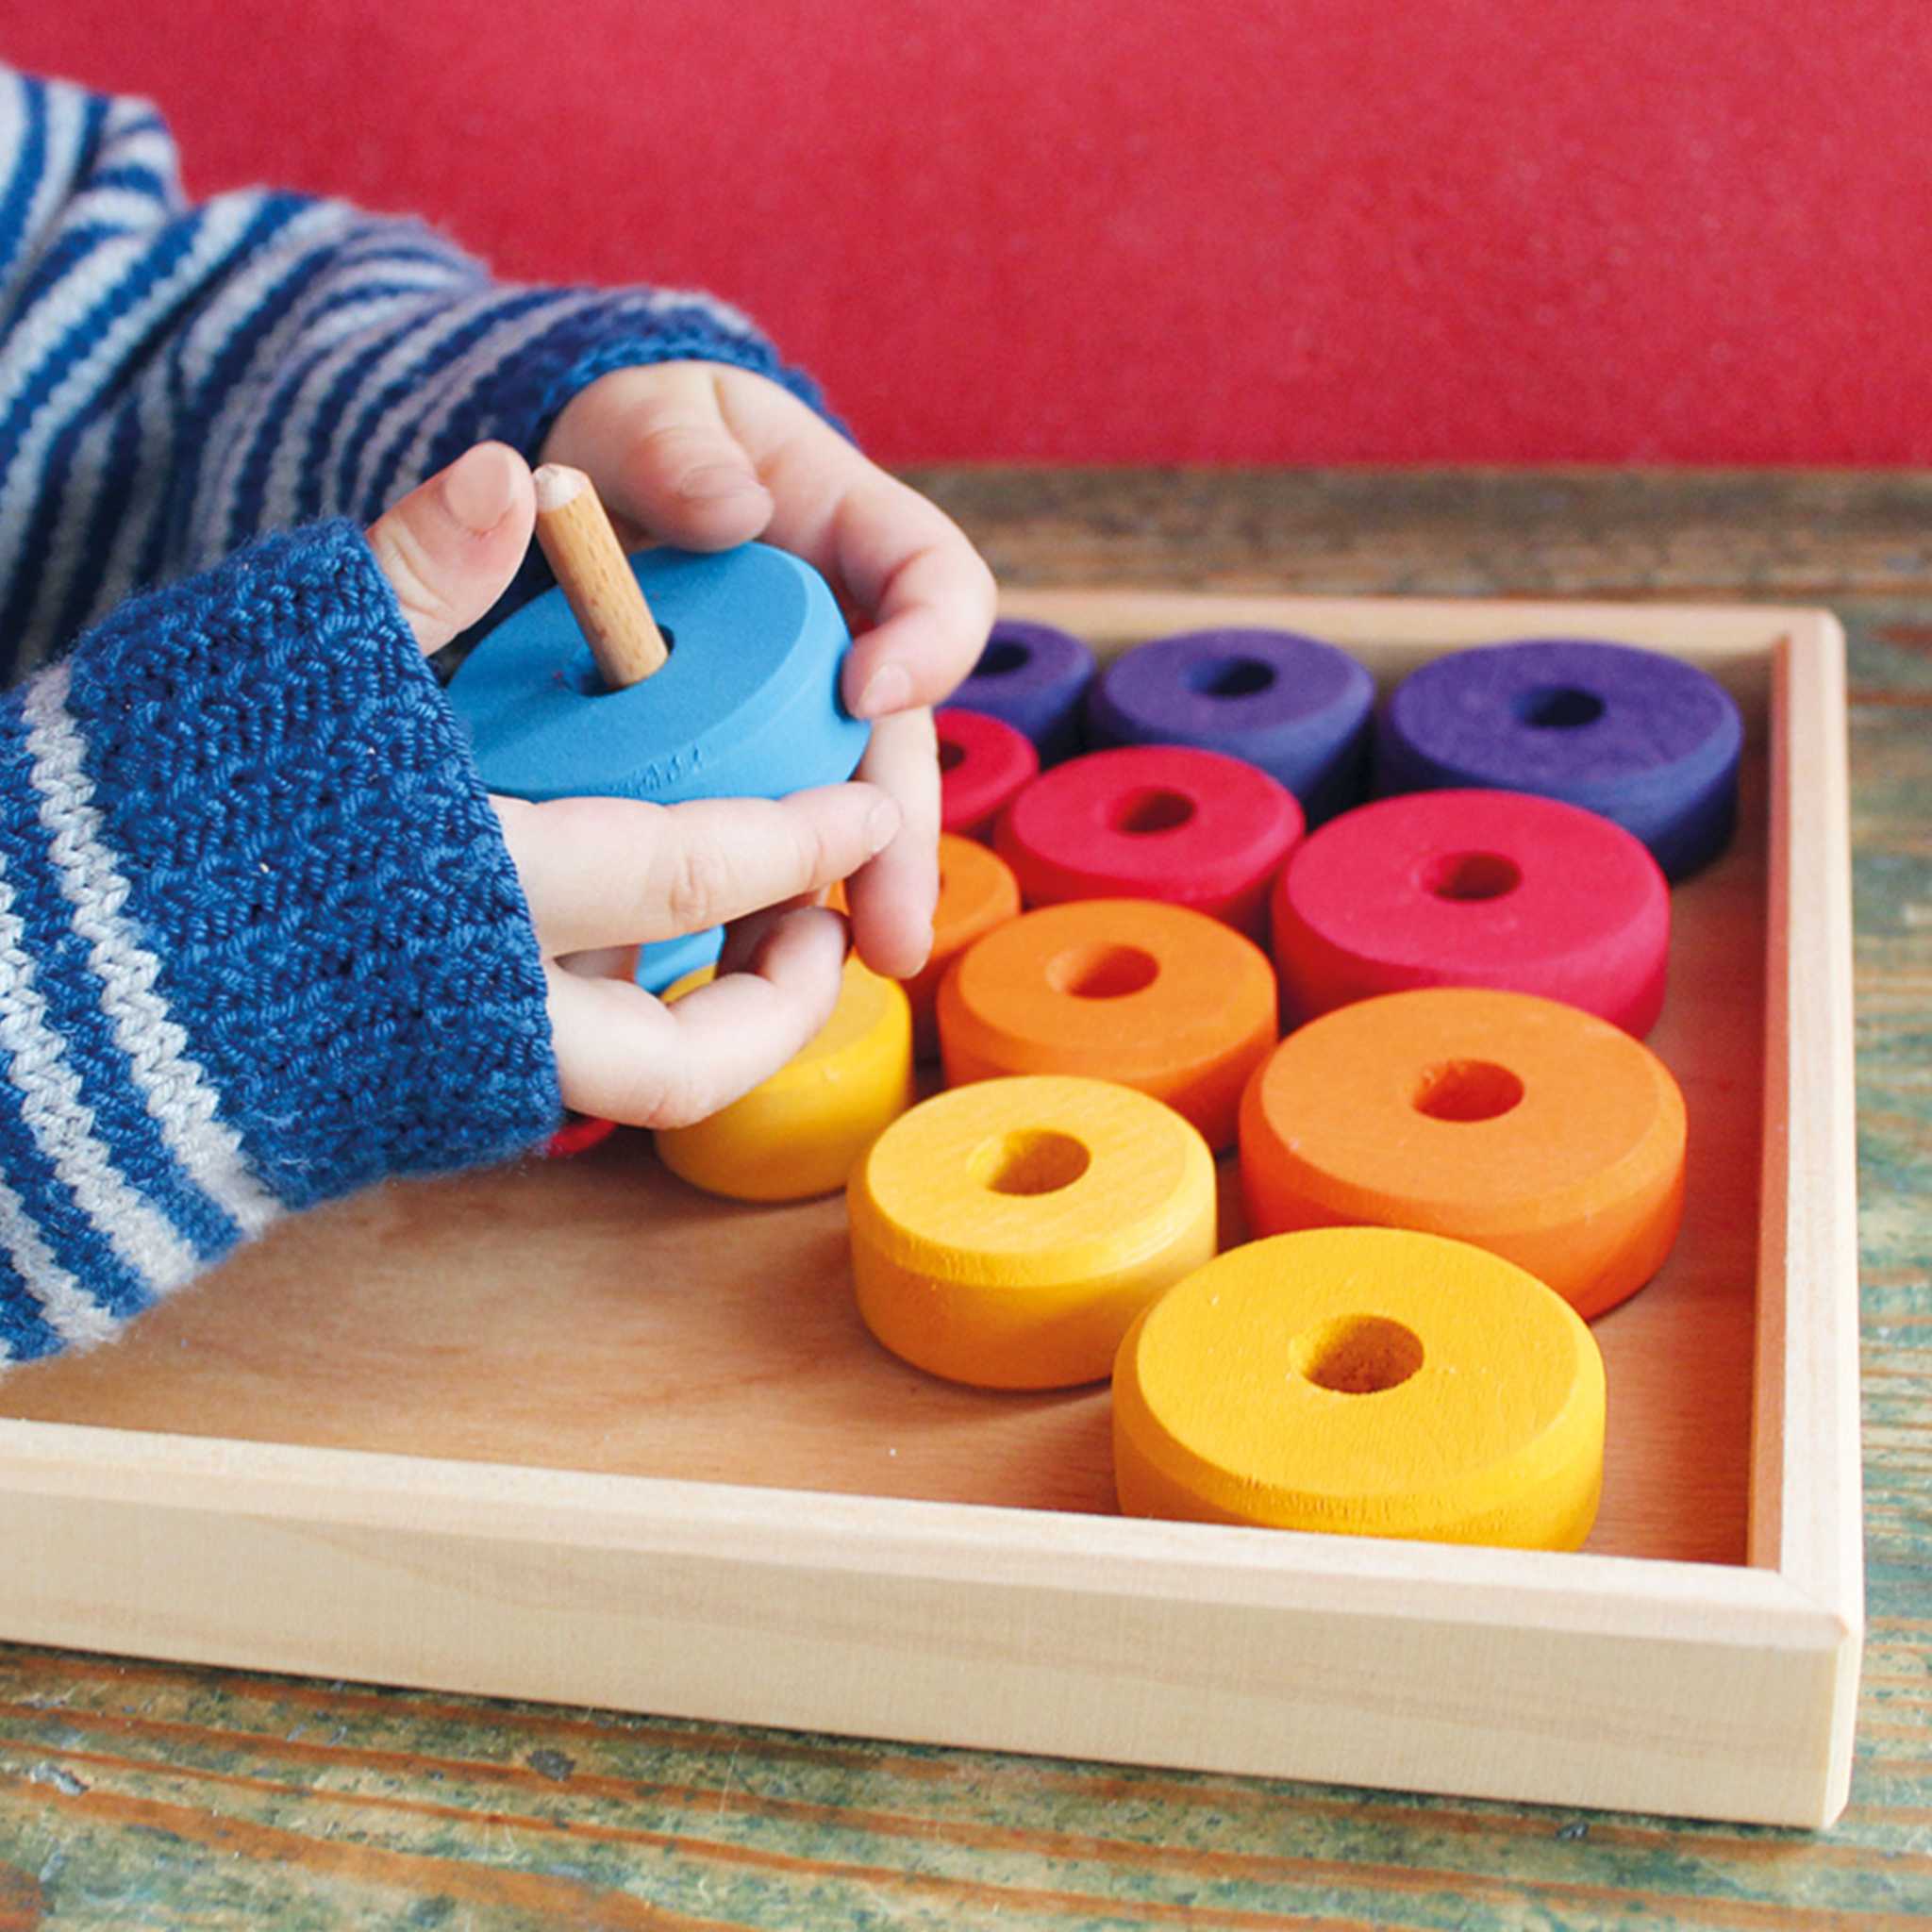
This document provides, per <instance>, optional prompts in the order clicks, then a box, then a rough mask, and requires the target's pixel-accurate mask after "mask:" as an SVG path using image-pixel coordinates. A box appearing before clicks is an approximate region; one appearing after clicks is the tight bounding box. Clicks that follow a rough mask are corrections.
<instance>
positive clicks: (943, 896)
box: [900, 832, 1020, 1059]
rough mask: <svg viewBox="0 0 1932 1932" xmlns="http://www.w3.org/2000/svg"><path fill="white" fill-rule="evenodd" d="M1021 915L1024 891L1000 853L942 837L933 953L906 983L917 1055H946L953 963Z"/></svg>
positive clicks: (951, 836)
mask: <svg viewBox="0 0 1932 1932" xmlns="http://www.w3.org/2000/svg"><path fill="white" fill-rule="evenodd" d="M1019 916H1020V887H1019V884H1018V882H1017V881H1016V880H1015V879H1014V877H1013V872H1012V868H1011V867H1010V866H1009V865H1008V863H1007V861H1006V860H1005V859H1004V858H1001V857H1000V856H999V854H998V853H996V852H992V851H990V850H989V849H988V848H987V847H986V846H984V845H980V844H976V843H975V842H974V841H973V840H971V839H962V838H960V837H959V836H958V833H956V832H941V834H940V898H939V904H938V905H937V906H935V907H934V908H933V914H932V953H931V955H930V957H929V958H927V959H926V962H925V964H924V967H922V968H921V969H920V971H919V973H918V974H916V975H915V976H914V977H913V978H911V979H907V980H902V981H901V982H900V984H901V985H903V986H904V987H905V989H906V997H907V998H908V1000H910V1001H911V1003H912V1051H913V1054H914V1056H915V1058H919V1059H931V1058H934V1057H935V1056H936V1055H937V1054H938V1052H939V1050H940V1027H939V1015H938V1013H937V1012H936V1010H935V1008H936V1006H937V1004H938V1001H939V995H940V982H941V980H942V979H944V978H945V976H946V973H947V970H948V969H949V968H950V967H951V965H952V963H953V961H954V960H955V959H957V958H958V957H959V955H960V954H961V953H963V952H964V951H965V950H966V948H967V947H968V946H970V945H971V944H972V943H973V942H974V940H976V939H978V938H979V937H980V935H981V934H982V933H988V932H991V930H992V929H993V927H994V926H996V925H1004V924H1006V922H1007V921H1008V920H1009V919H1017V918H1018V917H1019Z"/></svg>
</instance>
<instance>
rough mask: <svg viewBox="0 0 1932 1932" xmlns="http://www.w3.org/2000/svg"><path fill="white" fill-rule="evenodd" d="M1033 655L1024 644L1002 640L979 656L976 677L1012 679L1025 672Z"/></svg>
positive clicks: (975, 669)
mask: <svg viewBox="0 0 1932 1932" xmlns="http://www.w3.org/2000/svg"><path fill="white" fill-rule="evenodd" d="M1032 657H1033V653H1032V652H1031V651H1029V650H1028V649H1027V648H1026V646H1025V645H1024V644H1018V643H1015V642H1014V641H1012V639H1010V638H1002V639H1001V640H1000V641H999V642H998V643H996V644H989V645H987V647H986V649H985V650H983V651H982V652H981V653H980V654H979V662H978V663H977V664H975V665H974V667H973V675H974V677H1010V676H1011V675H1013V673H1014V672H1016V671H1024V670H1025V668H1026V666H1027V664H1028V663H1029V662H1030V661H1031V659H1032Z"/></svg>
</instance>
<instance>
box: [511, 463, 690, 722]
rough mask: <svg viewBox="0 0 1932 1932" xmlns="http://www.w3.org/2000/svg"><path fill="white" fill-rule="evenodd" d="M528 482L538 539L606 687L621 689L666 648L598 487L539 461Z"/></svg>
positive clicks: (657, 664)
mask: <svg viewBox="0 0 1932 1932" xmlns="http://www.w3.org/2000/svg"><path fill="white" fill-rule="evenodd" d="M532 480H533V482H534V483H535V485H536V491H537V541H538V542H539V543H540V544H541V546H542V549H543V555H544V556H545V557H546V558H548V559H549V562H550V568H551V569H552V570H553V571H554V572H555V573H556V574H557V582H558V588H559V589H560V590H561V591H563V594H564V598H565V600H566V601H567V602H568V603H569V605H570V608H571V613H572V615H573V616H575V619H576V621H577V624H578V626H579V627H580V628H581V629H582V631H583V633H584V641H585V642H586V643H587V644H589V645H590V647H591V656H592V657H593V658H596V660H597V669H598V671H599V672H600V673H601V674H602V675H603V678H604V682H605V684H606V686H607V687H608V689H610V690H611V691H623V690H625V689H626V688H627V687H629V686H630V685H633V684H639V683H641V682H642V680H643V679H645V678H647V677H649V676H650V675H652V674H653V673H654V672H657V671H659V670H661V669H662V668H663V666H664V663H665V660H666V659H667V658H669V657H670V655H671V653H670V650H669V648H668V646H667V645H666V644H665V642H664V635H663V633H662V632H661V631H660V630H659V629H658V625H657V620H656V619H655V618H653V617H652V615H651V608H650V606H649V605H648V604H646V603H645V602H644V593H643V591H641V590H640V589H639V588H638V581H637V577H636V576H635V575H633V573H632V571H631V567H630V563H629V560H628V559H627V558H625V554H624V546H623V544H621V543H620V542H619V541H617V532H616V531H615V530H614V529H613V528H612V527H611V525H610V518H609V515H608V513H607V511H606V510H605V508H604V505H603V501H602V499H601V498H599V496H598V494H597V490H596V486H595V485H594V484H593V483H592V482H591V479H590V477H589V476H587V475H585V474H584V473H583V471H581V470H574V469H572V468H571V467H570V466H569V465H568V464H566V463H544V464H542V465H541V467H540V468H539V469H538V470H537V472H536V473H535V475H534V477H533V478H532Z"/></svg>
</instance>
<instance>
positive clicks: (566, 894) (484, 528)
mask: <svg viewBox="0 0 1932 1932" xmlns="http://www.w3.org/2000/svg"><path fill="white" fill-rule="evenodd" d="M535 516H536V504H535V499H534V497H533V495H532V491H531V486H530V473H529V470H528V468H527V467H526V465H525V462H524V460H523V458H521V457H519V456H518V455H516V453H515V452H514V451H512V450H510V449H508V448H507V447H506V446H505V445H504V444H502V443H483V444H481V445H479V446H478V447H477V448H475V449H473V450H471V451H470V452H469V453H468V454H467V455H465V456H463V457H461V458H458V460H457V461H456V462H455V463H453V464H451V465H450V467H449V468H448V469H447V470H445V471H443V472H442V474H441V475H439V476H433V477H431V478H430V480H429V481H428V482H427V483H425V484H424V485H423V486H422V487H421V488H420V489H418V490H416V491H413V492H412V493H411V494H409V495H408V496H407V497H405V498H404V499H403V501H402V502H401V503H399V504H397V505H396V507H395V508H393V509H391V510H390V511H389V512H388V513H387V514H386V515H385V516H383V517H382V518H380V519H379V520H378V521H377V522H376V523H375V525H373V526H372V527H371V529H370V531H369V542H370V547H371V548H372V549H373V550H374V551H375V558H376V561H377V563H379V564H380V565H381V567H382V570H383V573H384V575H386V576H387V577H388V578H389V580H390V583H391V585H392V586H393V587H394V590H395V592H396V596H397V598H398V600H399V601H400V603H401V605H402V608H403V612H404V614H405V616H407V617H408V621H409V625H410V628H411V629H412V630H413V631H414V632H415V634H416V641H418V642H419V643H420V644H421V645H422V647H423V649H424V650H425V652H429V651H435V650H440V649H441V647H442V646H443V645H444V644H446V643H448V642H449V641H450V640H451V639H452V638H453V637H455V636H456V634H457V633H458V631H459V630H461V629H463V628H464V627H465V626H466V625H471V624H474V623H475V622H476V620H477V619H478V618H480V617H481V616H482V615H483V613H484V612H485V611H486V610H487V609H488V608H490V606H491V604H492V603H494V602H495V600H496V599H497V597H498V596H499V595H501V593H502V591H503V590H504V588H505V586H506V585H508V582H509V580H510V578H511V577H512V576H513V575H515V573H516V569H517V566H518V565H519V564H520V563H521V562H522V561H523V558H524V553H525V550H526V549H527V548H528V547H529V541H530V531H531V527H532V525H533V522H534V520H535ZM491 804H492V805H493V806H494V807H495V808H496V813H497V817H498V818H499V819H500V820H501V821H502V824H503V831H504V837H505V840H506V841H507V842H508V846H509V853H510V858H512V860H513V861H514V862H515V865H516V869H517V873H518V876H519V877H520V878H521V880H522V881H523V887H524V894H525V899H526V900H527V901H528V903H529V908H530V916H531V919H532V921H533V922H534V924H535V925H536V929H537V943H538V946H539V948H540V949H541V953H542V956H543V972H544V976H545V978H546V980H547V981H548V983H549V1008H550V1024H551V1030H552V1034H553V1038H554V1041H555V1045H556V1051H557V1064H558V1075H559V1078H560V1080H561V1082H562V1089H563V1099H564V1104H565V1105H566V1106H567V1107H572V1108H576V1109H578V1110H579V1111H580V1112H584V1113H593V1114H601V1115H603V1116H605V1117H606V1118H607V1119H610V1120H619V1121H627V1122H630V1123H633V1124H637V1125H640V1126H674V1125H681V1124H684V1123H686V1122H689V1121H693V1120H697V1119H700V1118H702V1117H703V1116H704V1115H705V1114H708V1113H710V1112H713V1111H714V1110H715V1109H716V1108H720V1107H723V1106H724V1104H725V1103H726V1102H727V1101H730V1100H734V1099H736V1098H737V1097H738V1095H739V1094H741V1093H743V1092H745V1091H748V1090H749V1089H751V1088H752V1087H755V1086H756V1085H757V1084H758V1082H759V1081H760V1080H762V1079H764V1078H765V1077H766V1076H767V1075H768V1074H773V1073H774V1072H776V1070H777V1069H778V1068H779V1067H781V1066H782V1065H783V1064H784V1063H785V1062H786V1061H787V1060H788V1059H790V1058H791V1056H792V1055H793V1054H794V1053H796V1052H797V1051H798V1050H799V1048H800V1047H802V1046H803V1045H805V1043H806V1042H807V1041H808V1040H810V1039H811V1037H812V1036H813V1035H814V1034H815V1033H816V1032H817V1031H818V1030H819V1028H820V1027H821V1026H823V1025H824V1023H825V1021H826V1020H827V1019H828V1018H829V1017H830V1016H831V1011H832V1007H833V1005H834V1003H835V1002H836V1000H837V999H838V996H839V981H840V974H841V968H842V966H843V963H844V957H845V943H844V924H843V922H842V921H841V919H840V918H839V917H838V915H837V914H836V913H832V912H826V911H823V910H820V909H818V908H813V907H793V908H787V909H783V910H779V911H776V912H774V913H770V914H768V915H766V916H765V917H764V918H763V919H761V920H759V921H758V922H753V923H749V924H746V925H745V926H743V927H741V928H740V930H739V931H738V932H737V933H736V934H734V936H733V956H734V957H733V961H732V963H733V966H734V968H735V969H736V970H734V971H733V972H731V973H730V974H728V975H726V976H724V977H722V978H720V979H718V980H717V981H715V982H714V983H713V984H712V985H710V986H708V987H704V988H701V989H700V990H699V991H696V992H693V993H691V995H690V996H689V997H687V998H685V999H682V1000H680V1001H679V1002H678V1003H677V1005H676V1006H675V1008H668V1007H665V1006H664V1005H662V1004H661V1003H660V1002H658V1000H655V999H653V998H652V997H651V996H650V995H649V994H648V993H646V992H643V991H640V990H639V989H638V988H637V987H636V986H634V985H632V984H631V983H630V979H629V970H628V967H627V965H625V969H624V973H623V976H622V977H602V976H595V974H594V972H585V971H581V970H578V971H573V970H571V966H570V963H569V962H571V961H572V960H573V959H574V958H576V957H577V956H585V955H591V956H600V957H598V958H597V959H596V964H597V965H598V966H608V964H609V963H610V960H609V958H608V955H609V953H610V952H611V951H612V950H613V949H614V950H615V951H616V952H617V953H618V956H619V961H618V963H620V964H621V963H623V961H624V960H625V959H627V958H630V957H633V956H634V954H633V949H634V948H635V947H636V946H637V945H638V944H639V943H641V942H642V941H648V940H659V939H670V938H672V937H674V936H675V935H676V934H678V933H685V932H697V931H701V930H703V929H704V928H705V927H706V926H709V925H716V924H722V923H725V922H729V921H733V920H738V919H741V918H743V916H744V915H746V914H749V913H752V912H754V911H757V910H758V908H763V907H771V906H774V905H780V906H782V904H783V902H785V901H786V900H788V899H793V898H798V897H802V896H804V895H806V894H809V893H811V892H814V891H818V890H819V889H820V888H822V887H824V886H827V885H829V884H831V882H832V881H833V880H834V879H839V878H842V877H844V876H845V875H846V874H849V873H852V872H854V871H856V870H857V869H858V867H860V866H862V865H864V864H865V863H866V862H867V861H868V860H869V859H872V858H874V856H875V855H876V854H878V853H879V852H880V851H881V850H882V848H884V847H886V846H887V845H889V844H890V843H891V841H893V839H894V838H895V837H896V836H897V835H898V833H899V831H900V826H901V819H900V811H899V808H898V807H897V806H896V805H895V804H894V803H893V801H892V800H891V798H890V797H888V796H887V795H886V793H885V792H884V791H881V790H879V789H878V788H877V787H875V786H873V785H866V784H852V785H830V786H826V787H824V789H823V790H821V791H805V792H800V793H798V794H797V795H796V796H795V797H791V798H788V799H783V800H780V801H778V802H776V803H767V802H765V801H763V800H754V799H722V800H718V801H716V802H708V803H703V804H697V805H679V806H672V807H664V806H656V805H642V804H639V803H638V802H636V801H635V800H631V799H621V798H571V799H559V800H558V801H557V802H556V803H555V804H550V805H530V804H526V803H525V802H524V801H523V800H521V799H513V798H498V799H492V800H491Z"/></svg>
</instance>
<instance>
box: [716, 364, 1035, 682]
mask: <svg viewBox="0 0 1932 1932" xmlns="http://www.w3.org/2000/svg"><path fill="white" fill-rule="evenodd" d="M734 378H735V379H734ZM717 393H718V396H719V399H720V403H721V405H722V408H723V413H724V421H725V423H726V425H728V426H729V428H730V429H731V430H732V431H733V432H734V433H735V434H736V436H737V438H738V441H740V442H741V444H742V445H743V447H744V448H745V450H746V451H747V452H748V453H749V455H750V457H751V459H752V461H753V462H755V463H756V464H757V465H758V474H759V475H761V476H762V477H763V478H764V480H765V483H766V484H767V486H768V487H769V488H770V490H771V492H772V499H773V511H772V517H771V521H770V523H769V525H767V526H766V528H765V531H764V536H765V540H766V541H768V542H772V543H776V544H778V545H780V546H782V547H783V548H785V549H787V550H791V551H793V552H795V553H796V554H797V555H798V556H800V557H803V558H806V560H807V561H808V562H809V563H811V564H814V565H816V566H817V568H818V569H819V570H820V571H822V572H823V573H824V575H825V576H827V577H828V578H830V579H831V581H832V582H833V584H834V585H836V586H838V587H839V588H841V590H842V591H844V592H845V593H846V595H847V596H848V597H849V598H850V600H851V601H852V602H853V603H854V604H855V605H857V606H858V608H860V609H861V610H862V611H864V612H866V613H868V614H869V615H870V616H871V618H872V620H873V624H872V627H871V628H870V629H867V630H864V631H862V632H861V634H860V635H859V637H858V641H857V642H856V643H855V645H854V647H853V650H852V654H851V656H850V658H848V660H847V662H846V665H845V669H844V673H843V688H844V694H845V702H846V703H847V705H849V706H850V707H851V708H852V709H853V710H854V711H856V712H857V713H858V714H859V715H860V716H861V717H870V718H876V717H883V716H886V715H887V714H889V713H891V712H893V711H904V710H910V709H913V708H917V707H919V706H923V705H936V704H938V703H940V702H941V700H942V699H943V698H945V697H946V695H947V694H948V693H949V692H950V691H952V689H953V687H954V686H955V685H956V684H958V682H959V680H960V679H961V678H962V677H964V676H965V675H966V674H967V673H968V672H969V671H971V670H972V668H973V666H974V663H975V661H977V659H978V657H979V653H980V652H981V650H983V649H984V648H985V645H986V639H987V633H988V632H989V631H990V630H991V628H992V622H993V616H994V606H995V603H996V598H997V592H996V591H995V587H994V584H993V579H992V573H991V571H990V570H989V569H988V568H987V565H986V562H985V559H984V558H981V556H980V555H979V553H978V551H976V550H975V549H974V547H973V545H972V543H971V542H970V541H968V539H967V537H966V533H965V532H964V531H963V530H961V529H960V528H959V526H958V525H957V524H956V523H954V521H953V520H952V518H951V517H949V516H947V515H946V513H945V512H944V511H943V510H942V509H941V508H940V507H939V506H938V505H937V504H935V503H932V502H930V501H929V500H928V499H927V498H925V497H924V496H922V495H921V494H920V493H919V492H918V491H916V490H913V489H911V488H910V487H909V486H908V485H907V484H904V483H902V482H900V481H899V480H898V479H897V478H896V477H894V476H890V475H887V474H886V472H885V471H883V470H881V469H880V468H879V467H878V466H877V464H875V463H874V462H872V461H871V460H870V459H869V458H866V457H864V456H862V455H861V454H860V453H859V451H858V450H857V449H856V448H854V446H853V445H852V444H851V443H849V442H847V441H845V439H844V438H843V437H842V436H841V435H840V434H839V433H838V431H837V430H835V429H833V428H832V426H831V425H829V424H827V423H826V422H824V420H823V419H822V418H820V417H818V416H816V415H814V414H813V413H812V412H811V411H810V410H809V409H808V408H806V407H805V405H804V404H803V403H801V402H800V401H799V400H798V399H797V397H795V396H793V395H791V394H789V393H788V392H787V391H784V390H782V389H780V388H779V387H778V386H777V385H776V384H775V383H772V382H765V381H762V380H761V379H759V378H758V377H756V376H750V375H741V374H740V373H739V372H736V371H729V370H727V371H722V372H719V375H718V380H717Z"/></svg>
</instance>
